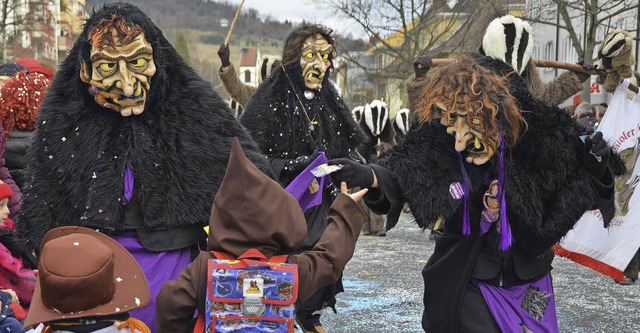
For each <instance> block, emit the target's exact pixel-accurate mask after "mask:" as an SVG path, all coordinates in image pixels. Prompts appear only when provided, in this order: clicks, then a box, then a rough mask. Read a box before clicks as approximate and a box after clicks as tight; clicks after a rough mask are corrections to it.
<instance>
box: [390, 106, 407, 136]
mask: <svg viewBox="0 0 640 333" xmlns="http://www.w3.org/2000/svg"><path fill="white" fill-rule="evenodd" d="M409 117H410V111H409V109H407V108H404V109H400V110H398V112H396V118H395V122H394V126H395V128H396V132H400V133H402V134H403V135H404V134H407V132H409Z"/></svg>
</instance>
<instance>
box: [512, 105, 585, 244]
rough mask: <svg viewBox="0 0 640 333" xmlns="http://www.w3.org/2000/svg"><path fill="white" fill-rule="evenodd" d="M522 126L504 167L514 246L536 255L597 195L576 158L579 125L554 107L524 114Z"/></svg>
mask: <svg viewBox="0 0 640 333" xmlns="http://www.w3.org/2000/svg"><path fill="white" fill-rule="evenodd" d="M525 117H526V120H527V122H528V127H527V130H526V132H525V134H524V136H523V137H522V138H521V139H520V141H519V143H518V148H517V149H516V150H515V151H514V152H513V159H512V160H511V162H510V163H509V164H508V165H507V166H506V168H507V172H508V178H507V180H506V195H507V213H508V218H509V222H510V223H509V224H510V226H511V230H512V234H513V238H514V246H515V247H516V248H518V249H520V250H521V251H522V252H524V253H526V254H529V255H538V254H540V253H542V252H544V251H546V250H548V249H549V248H550V247H551V246H552V245H553V244H555V243H556V242H558V241H559V240H560V239H561V238H562V237H563V236H564V235H565V234H566V233H567V232H568V231H569V230H571V229H572V228H573V226H574V224H575V223H576V222H577V221H578V220H579V219H580V217H581V216H582V214H584V212H585V211H587V210H589V209H591V207H593V205H594V204H595V203H596V200H597V199H598V193H597V190H596V188H595V187H594V186H593V184H592V183H591V181H590V175H589V173H588V172H587V171H586V170H585V169H584V167H583V166H582V163H581V162H580V159H579V150H580V149H582V142H581V141H580V139H579V133H578V132H579V128H577V127H576V126H575V125H574V122H573V121H572V120H571V119H570V118H569V116H568V115H566V114H563V113H562V112H561V111H559V109H556V108H553V109H546V110H545V112H544V113H541V112H527V113H525Z"/></svg>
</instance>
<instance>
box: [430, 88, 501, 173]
mask: <svg viewBox="0 0 640 333" xmlns="http://www.w3.org/2000/svg"><path fill="white" fill-rule="evenodd" d="M433 107H434V112H435V113H438V114H440V115H441V118H440V123H442V125H444V126H446V127H447V133H449V134H451V135H453V136H454V137H455V149H456V151H458V152H461V153H463V155H464V156H465V159H466V161H467V162H468V163H473V164H476V165H482V164H484V163H486V162H487V161H489V160H490V159H491V157H492V156H493V155H494V154H495V152H496V151H497V149H498V146H499V144H500V136H499V133H498V132H497V131H491V132H489V131H487V126H486V125H487V123H488V122H490V121H491V119H487V112H484V111H483V110H482V108H483V106H482V103H481V102H479V101H476V102H474V101H472V100H471V98H469V95H466V94H465V95H457V96H456V99H455V100H451V99H449V98H447V97H443V98H442V99H441V100H439V101H437V102H436V103H435V104H433ZM494 121H495V120H494Z"/></svg>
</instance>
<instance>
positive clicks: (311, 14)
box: [226, 0, 359, 37]
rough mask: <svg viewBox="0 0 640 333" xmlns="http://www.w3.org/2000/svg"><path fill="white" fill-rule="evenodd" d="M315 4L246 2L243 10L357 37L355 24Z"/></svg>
mask: <svg viewBox="0 0 640 333" xmlns="http://www.w3.org/2000/svg"><path fill="white" fill-rule="evenodd" d="M226 2H228V3H232V4H240V3H241V2H242V0H226ZM315 3H316V2H315V1H313V0H296V1H292V0H245V2H244V5H243V8H254V9H256V10H257V11H258V12H259V13H260V15H262V17H266V16H267V15H271V17H273V18H274V19H276V20H278V21H284V20H290V21H293V22H294V23H299V22H302V21H303V20H305V21H307V22H313V23H321V24H323V25H326V26H328V27H329V28H332V29H333V30H335V31H336V32H338V33H340V34H342V35H346V34H347V33H348V32H350V33H351V35H353V36H354V37H355V36H357V34H358V33H359V32H357V31H356V28H355V26H354V25H353V24H351V25H350V24H348V23H347V21H346V20H345V19H340V18H338V17H336V15H335V14H333V13H332V12H331V11H330V10H324V9H321V8H319V7H317V5H315ZM345 30H346V31H345Z"/></svg>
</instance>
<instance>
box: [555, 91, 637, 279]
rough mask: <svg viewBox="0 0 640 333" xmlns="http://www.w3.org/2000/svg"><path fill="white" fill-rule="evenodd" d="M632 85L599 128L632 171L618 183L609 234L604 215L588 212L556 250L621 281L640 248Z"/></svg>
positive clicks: (612, 105) (619, 93) (615, 101)
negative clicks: (630, 94) (614, 214)
mask: <svg viewBox="0 0 640 333" xmlns="http://www.w3.org/2000/svg"><path fill="white" fill-rule="evenodd" d="M628 86H629V82H628V81H626V80H625V82H624V83H622V84H621V85H620V87H618V89H617V90H616V92H615V93H614V95H613V98H612V99H611V103H610V104H609V108H608V109H607V112H606V114H605V116H604V118H603V119H602V122H601V123H600V125H599V126H598V129H597V130H598V131H600V132H602V134H603V137H604V139H605V140H606V141H607V143H608V144H609V146H611V147H612V148H613V150H614V151H615V152H617V153H618V154H620V157H622V159H623V161H624V162H625V165H626V167H627V173H626V174H625V175H622V176H620V177H617V178H616V180H615V204H616V216H615V217H614V218H613V220H612V221H611V224H610V225H609V227H608V228H606V229H605V228H604V226H603V222H602V215H601V214H600V211H597V210H596V211H589V212H587V213H585V214H584V215H583V216H582V218H581V219H580V220H579V221H578V223H577V224H576V225H575V227H574V228H573V230H571V231H569V233H568V234H567V235H566V236H565V237H564V238H563V239H562V240H561V242H560V244H559V245H558V246H556V247H555V250H556V253H557V254H559V255H560V256H563V257H567V258H569V259H571V260H573V261H575V262H577V263H579V264H582V265H584V266H587V267H589V268H592V269H594V270H596V271H598V272H601V273H603V274H606V275H608V276H611V277H613V278H614V279H616V280H618V281H619V280H622V279H623V278H624V276H623V271H624V269H625V268H626V267H627V264H629V262H630V261H631V258H633V255H634V254H635V253H636V251H637V250H638V248H640V203H639V201H640V194H639V193H636V191H635V190H636V185H638V184H639V183H640V162H639V157H640V95H637V94H636V95H635V97H634V99H633V100H630V99H628V98H627V97H626V94H627V88H628ZM638 192H640V190H639V191H638Z"/></svg>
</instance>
